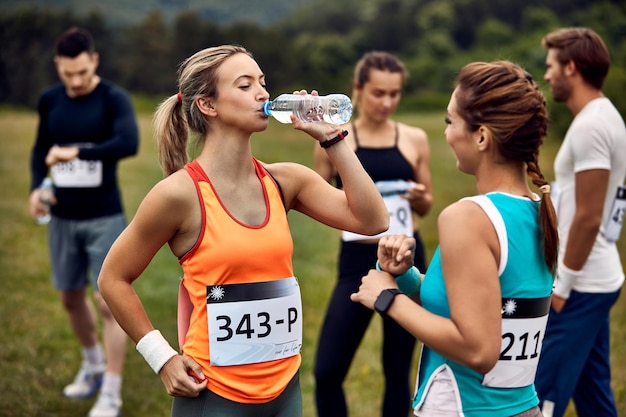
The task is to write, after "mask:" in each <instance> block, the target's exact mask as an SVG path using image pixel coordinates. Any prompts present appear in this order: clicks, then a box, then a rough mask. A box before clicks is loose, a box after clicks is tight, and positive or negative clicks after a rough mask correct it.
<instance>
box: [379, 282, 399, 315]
mask: <svg viewBox="0 0 626 417" xmlns="http://www.w3.org/2000/svg"><path fill="white" fill-rule="evenodd" d="M398 294H402V291H400V290H399V289H397V288H387V289H386V290H382V291H381V293H380V295H379V296H378V298H377V299H376V302H375V303H374V309H375V310H376V311H378V312H379V313H380V314H385V313H387V310H389V307H391V303H393V300H394V299H395V298H396V295H398Z"/></svg>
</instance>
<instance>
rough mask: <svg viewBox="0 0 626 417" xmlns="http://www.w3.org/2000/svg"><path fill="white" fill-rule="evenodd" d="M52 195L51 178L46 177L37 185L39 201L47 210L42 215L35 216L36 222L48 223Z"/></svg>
mask: <svg viewBox="0 0 626 417" xmlns="http://www.w3.org/2000/svg"><path fill="white" fill-rule="evenodd" d="M53 197H54V191H53V189H52V179H50V177H46V178H44V179H43V181H42V182H41V185H40V186H39V201H40V202H41V204H43V205H44V206H46V208H47V210H48V212H47V213H46V214H44V215H43V216H39V217H37V224H48V223H50V205H51V204H52V198H53Z"/></svg>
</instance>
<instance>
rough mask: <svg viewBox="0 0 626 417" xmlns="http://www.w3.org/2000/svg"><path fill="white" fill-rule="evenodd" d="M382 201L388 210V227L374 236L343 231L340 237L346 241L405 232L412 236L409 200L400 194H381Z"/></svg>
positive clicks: (377, 237)
mask: <svg viewBox="0 0 626 417" xmlns="http://www.w3.org/2000/svg"><path fill="white" fill-rule="evenodd" d="M383 201H384V202H385V205H386V206H387V211H388V212H389V229H387V230H386V231H384V232H382V233H379V234H377V235H375V236H367V235H359V234H357V233H352V232H347V231H343V233H342V239H343V240H344V241H346V242H350V241H354V240H364V239H379V238H381V237H383V236H385V235H392V234H394V235H397V234H405V235H407V236H413V214H412V213H411V205H410V203H409V201H408V200H407V199H405V198H402V197H401V196H400V195H398V194H396V195H392V196H383Z"/></svg>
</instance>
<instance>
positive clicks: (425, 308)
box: [351, 61, 558, 417]
mask: <svg viewBox="0 0 626 417" xmlns="http://www.w3.org/2000/svg"><path fill="white" fill-rule="evenodd" d="M446 123H447V128H446V131H445V136H446V141H447V142H448V144H449V145H450V146H451V148H452V149H453V151H454V153H455V155H456V158H457V167H458V168H459V170H460V171H462V172H464V173H466V174H469V175H473V176H474V177H475V178H476V188H477V192H478V195H476V196H473V197H468V198H464V199H461V200H459V201H457V202H455V203H452V204H451V205H449V206H448V207H447V208H445V209H444V210H443V211H442V212H441V214H440V215H439V218H438V222H437V224H438V232H439V239H440V243H439V247H438V248H437V250H436V253H435V255H434V257H433V259H432V260H431V263H430V265H429V268H428V272H427V274H426V275H425V276H423V277H422V276H420V275H419V274H418V273H416V272H415V270H414V269H412V268H410V265H412V263H411V262H412V257H413V250H414V249H413V248H414V247H415V242H414V241H413V239H412V238H409V237H407V236H403V235H394V236H388V237H386V238H383V239H381V240H380V242H379V246H378V259H379V263H378V264H377V267H378V268H377V269H378V271H375V270H372V271H370V272H369V273H368V274H367V275H366V276H365V277H363V280H362V284H361V286H360V288H359V292H358V293H355V294H353V295H352V297H351V298H352V300H353V301H355V302H361V303H362V304H364V305H365V306H366V307H369V308H375V309H376V310H378V311H379V312H381V314H385V315H387V316H389V317H391V318H392V319H394V320H396V321H397V322H398V323H399V324H400V325H401V326H403V327H404V328H406V329H407V330H408V331H409V332H410V333H411V334H413V336H415V337H416V338H417V339H419V340H420V341H421V342H422V343H423V350H422V355H421V358H420V367H419V372H418V379H417V389H416V395H415V398H414V402H413V407H414V414H415V415H416V416H429V417H432V416H439V417H447V416H450V417H451V416H467V417H501V416H524V417H539V416H541V411H540V410H539V408H538V407H537V404H538V399H537V394H536V392H535V388H534V385H533V381H534V375H535V372H536V368H537V362H538V360H539V353H540V351H541V341H542V340H543V334H544V332H545V325H546V320H547V313H548V310H549V307H550V295H551V291H552V283H553V271H554V268H555V264H556V254H557V246H558V235H557V229H556V216H555V213H554V207H553V205H552V201H551V199H550V189H549V185H548V181H547V180H546V179H545V178H544V176H543V174H542V173H541V170H540V168H539V164H538V154H539V148H540V146H541V144H542V143H543V138H544V136H545V133H546V129H547V123H548V115H547V111H546V105H545V99H544V96H543V95H542V93H541V92H540V91H539V88H538V87H537V84H536V83H535V82H534V81H533V80H532V77H531V76H530V75H529V74H528V73H527V72H526V71H524V70H523V69H522V68H520V67H519V66H518V65H516V64H513V63H511V62H506V61H500V62H493V63H484V62H475V63H471V64H468V65H466V66H465V67H463V69H462V70H461V72H460V74H459V76H458V78H457V82H456V88H455V90H454V92H453V93H452V97H451V99H450V103H449V105H448V108H447V115H446ZM527 176H528V177H529V178H530V180H531V182H532V183H533V184H534V185H535V186H536V187H538V188H539V190H540V191H541V194H542V196H541V197H539V196H538V195H537V194H535V193H534V192H532V191H531V189H530V187H529V185H528V181H527ZM383 271H386V272H383ZM391 274H394V275H395V276H397V277H396V278H395V280H394V275H391ZM398 274H401V275H399V276H398ZM398 287H399V288H400V291H402V292H404V293H408V290H410V291H411V292H412V294H411V295H412V298H409V296H407V295H405V294H403V293H402V292H400V293H399V294H398V291H397V288H398ZM416 301H417V302H416Z"/></svg>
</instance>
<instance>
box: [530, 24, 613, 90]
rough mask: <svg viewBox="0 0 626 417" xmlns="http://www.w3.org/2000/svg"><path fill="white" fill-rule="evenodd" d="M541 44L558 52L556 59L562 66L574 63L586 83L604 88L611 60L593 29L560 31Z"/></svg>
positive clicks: (572, 28) (553, 33) (583, 28)
mask: <svg viewBox="0 0 626 417" xmlns="http://www.w3.org/2000/svg"><path fill="white" fill-rule="evenodd" d="M541 44H542V45H543V47H544V48H547V49H556V50H557V54H556V59H557V60H558V61H559V63H560V64H561V65H565V64H567V63H568V62H569V61H573V62H574V64H575V65H576V69H577V70H578V71H579V72H580V74H581V75H582V77H583V79H584V80H585V82H587V83H588V84H590V85H592V86H593V87H595V88H597V89H598V90H599V89H601V88H602V85H603V84H604V79H605V78H606V75H607V73H608V72H609V66H610V65H611V59H610V57H609V50H608V49H607V47H606V45H605V44H604V41H603V40H602V38H601V37H600V35H598V34H597V33H596V32H594V31H593V30H592V29H589V28H586V27H569V28H562V29H558V30H556V31H554V32H551V33H549V34H547V35H546V36H544V38H543V39H542V40H541Z"/></svg>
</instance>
